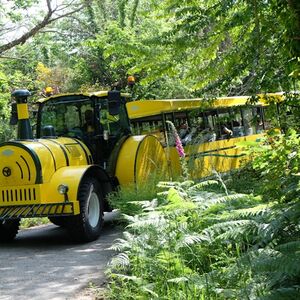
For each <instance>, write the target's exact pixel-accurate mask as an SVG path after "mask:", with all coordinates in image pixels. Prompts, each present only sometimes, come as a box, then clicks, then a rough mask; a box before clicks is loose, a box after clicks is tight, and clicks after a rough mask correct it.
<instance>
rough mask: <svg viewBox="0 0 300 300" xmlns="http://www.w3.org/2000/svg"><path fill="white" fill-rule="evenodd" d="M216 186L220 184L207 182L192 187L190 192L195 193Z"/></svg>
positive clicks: (211, 181)
mask: <svg viewBox="0 0 300 300" xmlns="http://www.w3.org/2000/svg"><path fill="white" fill-rule="evenodd" d="M214 185H219V182H218V181H217V180H206V181H202V182H199V183H197V184H195V185H193V186H191V187H190V188H189V189H188V191H189V192H195V191H199V190H203V189H205V188H207V187H210V186H214Z"/></svg>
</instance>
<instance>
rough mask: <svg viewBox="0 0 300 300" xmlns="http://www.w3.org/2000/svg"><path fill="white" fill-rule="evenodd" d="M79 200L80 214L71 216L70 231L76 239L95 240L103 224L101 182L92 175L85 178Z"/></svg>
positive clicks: (80, 189)
mask: <svg viewBox="0 0 300 300" xmlns="http://www.w3.org/2000/svg"><path fill="white" fill-rule="evenodd" d="M78 200H79V202H80V214H79V215H77V216H74V217H71V220H70V222H69V224H68V229H69V232H70V234H71V236H72V238H73V239H74V240H75V241H78V242H91V241H94V240H96V239H97V238H98V237H99V235H100V232H101V229H102V226H103V197H102V192H101V188H100V184H99V182H98V181H97V180H95V179H94V178H91V177H86V178H84V179H83V181H82V182H81V184H80V187H79V192H78Z"/></svg>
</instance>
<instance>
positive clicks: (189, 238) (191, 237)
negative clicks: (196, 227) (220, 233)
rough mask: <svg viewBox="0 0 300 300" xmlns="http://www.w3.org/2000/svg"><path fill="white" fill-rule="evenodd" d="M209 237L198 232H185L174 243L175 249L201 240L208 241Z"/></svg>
mask: <svg viewBox="0 0 300 300" xmlns="http://www.w3.org/2000/svg"><path fill="white" fill-rule="evenodd" d="M209 240H210V239H209V238H208V237H206V236H204V235H199V234H187V235H185V236H184V237H183V238H182V239H181V240H178V241H177V243H176V249H180V248H184V247H189V246H190V245H193V244H197V243H201V242H203V241H209Z"/></svg>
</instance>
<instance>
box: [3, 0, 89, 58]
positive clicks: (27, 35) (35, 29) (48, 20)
mask: <svg viewBox="0 0 300 300" xmlns="http://www.w3.org/2000/svg"><path fill="white" fill-rule="evenodd" d="M46 2H47V7H48V12H47V14H46V15H45V17H44V19H43V20H42V21H41V22H40V23H38V24H37V25H36V26H34V27H33V28H32V29H30V30H29V31H28V32H26V33H24V34H23V35H22V36H21V37H19V38H17V39H15V40H13V41H11V42H9V43H6V44H4V45H1V46H0V54H1V53H3V52H5V51H7V50H9V49H12V48H13V47H15V46H17V45H20V44H24V43H25V42H26V41H27V40H28V39H29V38H31V37H33V36H34V35H35V34H37V33H38V32H39V31H40V30H41V29H42V28H44V27H46V26H47V25H49V24H51V23H53V22H55V21H57V20H59V19H61V18H64V17H67V16H70V15H72V14H74V13H76V12H78V11H80V10H81V9H82V8H83V7H84V5H81V6H80V7H79V8H77V9H74V10H72V11H70V12H67V13H65V14H62V15H59V16H57V17H53V14H54V13H55V12H56V11H57V7H56V8H54V9H52V8H51V0H46Z"/></svg>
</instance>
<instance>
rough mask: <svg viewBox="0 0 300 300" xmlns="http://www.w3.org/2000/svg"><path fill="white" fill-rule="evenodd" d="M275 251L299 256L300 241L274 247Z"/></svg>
mask: <svg viewBox="0 0 300 300" xmlns="http://www.w3.org/2000/svg"><path fill="white" fill-rule="evenodd" d="M275 250H277V251H280V252H281V253H286V254H288V253H298V254H299V255H300V241H291V242H288V243H285V244H280V245H278V246H276V247H275Z"/></svg>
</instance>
